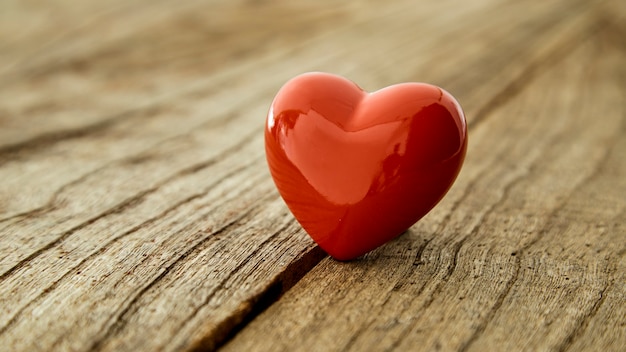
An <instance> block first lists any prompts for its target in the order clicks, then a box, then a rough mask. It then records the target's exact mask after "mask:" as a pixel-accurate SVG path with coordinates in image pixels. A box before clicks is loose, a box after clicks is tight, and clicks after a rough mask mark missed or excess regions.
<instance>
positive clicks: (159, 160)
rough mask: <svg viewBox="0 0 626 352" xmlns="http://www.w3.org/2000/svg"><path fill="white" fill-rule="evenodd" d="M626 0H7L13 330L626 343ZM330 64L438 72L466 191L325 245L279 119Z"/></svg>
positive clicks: (1, 54)
mask: <svg viewBox="0 0 626 352" xmlns="http://www.w3.org/2000/svg"><path fill="white" fill-rule="evenodd" d="M625 23H626V5H625V4H624V2H623V1H618V0H615V1H596V2H590V1H572V0H567V1H565V0H549V1H541V2H539V1H537V2H532V3H529V2H522V1H495V0H481V1H467V2H463V3H461V2H453V1H451V0H444V1H436V2H435V1H423V2H417V1H408V0H398V1H382V0H379V1H368V2H364V1H343V2H333V1H327V0H323V1H315V2H313V1H311V2H287V1H276V2H270V1H265V2H262V1H259V2H254V1H242V0H238V1H184V2H183V1H179V2H169V1H147V0H135V1H121V0H115V1H106V2H99V1H92V0H90V1H71V0H55V1H47V0H46V1H44V0H33V1H11V0H9V1H2V2H0V350H7V351H36V350H71V351H88V350H106V351H155V350H164V351H172V350H176V351H186V350H214V349H216V348H220V347H221V349H223V350H225V351H254V350H258V351H269V350H272V351H274V350H285V351H292V350H303V351H339V350H349V351H363V350H375V351H382V350H398V351H406V350H446V351H447V350H451V351H470V350H471V351H486V350H487V351H489V350H492V351H495V350H510V351H517V350H532V351H534V350H554V351H564V350H568V351H569V350H571V351H623V350H624V349H626V138H625V136H626V122H625V120H626V100H625V97H626V45H625V44H626V39H624V38H626V25H625ZM312 70H321V71H328V72H333V73H337V74H341V75H344V76H346V77H348V78H350V79H352V80H354V81H355V82H358V83H359V85H361V86H362V87H363V88H365V89H367V90H376V89H378V88H381V87H384V86H386V85H389V84H393V83H399V82H403V81H425V82H429V83H433V84H437V85H440V86H442V87H444V88H445V89H446V90H448V91H450V92H451V93H452V94H453V95H455V96H456V97H457V98H458V99H459V100H460V102H461V104H462V105H463V107H464V109H465V112H466V114H467V118H468V123H469V140H470V144H469V149H468V155H467V159H466V164H465V166H464V168H463V170H462V172H461V175H460V176H459V179H458V181H457V183H456V184H455V185H454V187H453V188H452V190H451V191H450V193H449V194H448V195H447V196H446V198H445V199H444V200H443V201H442V203H441V204H440V205H439V206H438V207H436V208H435V209H434V210H433V211H432V212H431V213H430V214H428V215H427V216H426V217H425V218H424V219H422V220H421V221H420V222H418V223H417V224H416V225H414V226H413V227H412V228H411V229H410V230H409V231H408V232H407V233H405V234H404V235H403V236H401V237H399V238H397V239H396V240H394V241H392V242H390V243H388V244H387V245H385V246H383V247H381V248H379V249H377V250H375V251H373V252H371V253H369V254H368V255H366V256H364V257H362V258H359V259H357V260H355V261H351V262H337V261H335V260H333V259H330V258H328V257H327V256H325V254H324V253H323V252H322V251H321V250H320V249H319V248H317V247H316V246H315V245H314V243H312V241H311V240H310V239H309V238H308V237H307V235H306V234H305V233H304V232H303V231H302V230H301V228H300V227H299V225H298V224H297V222H296V221H295V220H294V219H293V217H292V216H291V214H290V213H289V212H288V210H287V208H286V207H285V205H284V204H283V202H282V200H281V199H280V197H279V196H278V194H277V192H276V190H275V189H274V186H273V183H272V181H271V179H270V176H269V173H268V171H267V167H266V165H265V160H264V152H263V138H262V130H263V123H264V117H265V114H266V111H267V108H268V106H269V103H270V102H271V99H272V97H273V95H274V93H275V92H276V91H277V90H278V88H279V87H280V86H281V85H282V84H283V83H284V82H285V81H286V80H287V79H289V78H291V77H292V76H294V75H296V74H298V73H302V72H306V71H312Z"/></svg>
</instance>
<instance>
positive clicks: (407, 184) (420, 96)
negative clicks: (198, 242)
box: [265, 73, 467, 260]
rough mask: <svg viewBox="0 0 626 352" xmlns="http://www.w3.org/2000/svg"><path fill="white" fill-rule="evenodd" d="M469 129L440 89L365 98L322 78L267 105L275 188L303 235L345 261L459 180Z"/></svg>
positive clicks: (305, 79) (416, 87)
mask: <svg viewBox="0 0 626 352" xmlns="http://www.w3.org/2000/svg"><path fill="white" fill-rule="evenodd" d="M466 149H467V126H466V122H465V117H464V115H463V111H462V110H461V107H460V105H459V104H458V102H457V101H456V100H455V99H454V97H452V95H450V94H449V93H448V92H446V91H444V90H443V89H441V88H439V87H435V86H432V85H429V84H424V83H403V84H398V85H394V86H390V87H387V88H384V89H381V90H379V91H377V92H374V93H367V92H365V91H363V90H362V89H361V88H359V87H358V86H357V85H356V84H354V83H352V82H350V81H348V80H346V79H344V78H342V77H339V76H334V75H330V74H326V73H307V74H303V75H300V76H298V77H295V78H294V79H292V80H290V81H289V82H287V83H286V84H285V85H284V86H283V87H282V88H281V89H280V91H279V92H278V94H277V95H276V97H275V98H274V101H273V102H272V106H271V108H270V111H269V114H268V117H267V123H266V129H265V151H266V155H267V161H268V164H269V167H270V171H271V173H272V177H273V178H274V182H275V183H276V186H277V188H278V191H279V192H280V194H281V196H282V197H283V199H284V200H285V202H286V203H287V206H288V207H289V209H290V210H291V212H292V213H293V214H294V216H295V217H296V219H297V220H298V221H299V222H300V224H301V225H302V227H303V228H304V229H305V230H306V232H307V233H308V234H309V235H310V236H311V237H312V238H313V240H315V242H317V244H318V245H319V246H320V247H322V249H324V250H325V251H326V252H327V253H328V254H330V255H331V256H332V257H334V258H335V259H338V260H349V259H353V258H356V257H358V256H360V255H362V254H365V253H367V252H369V251H371V250H372V249H374V248H377V247H378V246H380V245H382V244H384V243H385V242H387V241H389V240H391V239H393V238H395V237H397V236H399V235H400V234H401V233H403V232H404V231H405V230H406V229H408V228H409V227H410V226H411V225H413V224H414V223H415V222H417V221H418V220H419V219H420V218H422V217H423V216H424V215H426V213H428V211H430V210H431V209H432V208H433V207H434V206H435V205H436V204H437V203H438V202H439V201H440V200H441V198H443V196H444V195H445V194H446V192H447V191H448V189H449V188H450V187H451V186H452V183H453V182H454V180H455V179H456V176H457V175H458V173H459V171H460V169H461V165H462V164H463V159H464V158H465V151H466Z"/></svg>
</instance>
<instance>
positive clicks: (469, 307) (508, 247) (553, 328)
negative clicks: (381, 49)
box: [224, 35, 626, 351]
mask: <svg viewBox="0 0 626 352" xmlns="http://www.w3.org/2000/svg"><path fill="white" fill-rule="evenodd" d="M602 39H603V38H602V35H598V36H596V37H594V38H593V40H592V41H589V40H588V41H586V42H585V43H584V44H583V46H582V47H581V48H580V49H578V50H576V52H575V53H574V54H572V55H571V56H569V57H568V58H567V59H566V60H565V61H563V62H559V63H558V65H557V66H555V67H553V68H551V69H550V70H549V71H546V72H543V73H542V74H541V76H540V77H538V78H537V79H536V80H533V81H532V82H530V83H528V84H526V85H525V86H524V87H523V89H521V92H520V93H519V95H516V96H514V97H511V98H510V99H509V101H508V102H506V103H505V104H503V105H502V106H500V107H499V108H497V109H496V110H494V111H493V112H492V113H491V115H493V116H489V117H488V120H486V121H485V122H483V123H482V124H480V125H478V126H477V127H476V128H474V129H473V130H471V131H470V148H469V151H468V158H467V164H466V167H465V169H464V171H463V173H462V175H461V178H460V180H459V182H458V184H457V185H456V186H455V188H454V189H453V191H452V192H451V194H450V195H449V197H448V198H447V199H446V200H445V201H444V203H443V204H442V205H441V207H439V208H437V209H436V210H435V211H434V212H433V213H432V214H429V215H428V216H427V217H426V218H425V219H423V220H422V221H421V222H420V223H418V224H417V225H416V226H414V227H413V228H412V229H411V230H410V231H409V232H408V233H407V234H405V235H404V236H402V237H401V238H399V239H397V240H396V241H394V242H392V243H390V244H388V245H387V246H385V247H383V248H380V249H379V250H377V251H375V252H373V253H371V254H369V255H367V256H365V257H364V258H362V259H361V260H356V261H354V262H350V263H340V262H337V261H334V260H332V259H325V260H323V261H322V262H321V263H320V265H318V266H317V267H315V268H314V269H313V270H312V271H311V272H310V273H309V274H307V275H306V276H305V277H304V278H303V280H302V281H300V282H299V283H298V284H297V285H296V286H295V287H294V288H293V289H292V290H291V291H289V292H288V293H287V294H286V295H285V296H284V297H283V298H282V299H281V300H279V301H278V302H277V303H276V304H274V305H273V306H271V307H270V308H269V309H268V310H267V311H266V312H264V313H263V314H262V315H260V316H259V317H258V318H257V319H256V320H254V321H253V322H252V323H251V324H250V325H248V327H247V328H246V329H245V330H244V331H242V332H241V333H240V334H239V335H237V336H236V337H235V338H234V339H233V340H231V341H230V343H229V344H228V345H226V346H225V349H224V350H226V351H230V350H232V351H236V350H289V351H292V350H307V351H312V350H319V351H332V350H353V351H360V350H389V349H397V350H413V349H415V348H419V349H420V350H440V349H443V350H462V351H466V350H475V351H486V350H565V349H569V348H572V349H578V350H597V349H602V350H607V351H609V350H610V351H620V350H622V349H623V347H624V346H626V321H625V319H624V317H625V316H626V304H625V303H626V301H625V297H626V291H625V287H624V273H625V272H626V268H625V267H624V254H625V253H626V231H625V228H624V224H625V223H626V221H625V220H626V218H625V214H626V213H625V211H626V182H625V179H624V175H625V174H626V162H625V160H626V138H625V136H626V133H625V132H626V129H625V128H626V121H625V119H626V104H625V103H624V100H623V97H624V96H625V95H626V87H625V84H624V82H626V80H625V77H626V69H625V66H624V64H623V63H624V61H625V58H626V55H625V53H624V51H620V50H618V49H616V48H615V47H614V46H613V43H609V44H607V43H606V42H604V41H603V40H602ZM494 137H495V138H494Z"/></svg>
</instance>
